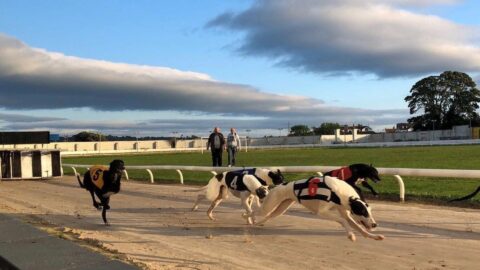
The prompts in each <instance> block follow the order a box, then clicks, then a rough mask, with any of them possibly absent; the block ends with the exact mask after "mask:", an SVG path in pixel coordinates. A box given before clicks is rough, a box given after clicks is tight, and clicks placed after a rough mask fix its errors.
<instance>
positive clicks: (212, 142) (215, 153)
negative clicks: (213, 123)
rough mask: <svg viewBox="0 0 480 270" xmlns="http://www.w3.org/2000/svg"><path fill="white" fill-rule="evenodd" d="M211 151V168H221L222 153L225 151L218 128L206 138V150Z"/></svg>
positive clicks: (223, 141) (222, 138)
mask: <svg viewBox="0 0 480 270" xmlns="http://www.w3.org/2000/svg"><path fill="white" fill-rule="evenodd" d="M209 148H210V149H211V150H212V163H213V165H212V166H213V167H221V166H222V153H223V150H225V137H224V136H223V134H222V133H221V132H220V128H218V127H215V128H214V129H213V133H212V134H210V137H208V142H207V150H208V149H209Z"/></svg>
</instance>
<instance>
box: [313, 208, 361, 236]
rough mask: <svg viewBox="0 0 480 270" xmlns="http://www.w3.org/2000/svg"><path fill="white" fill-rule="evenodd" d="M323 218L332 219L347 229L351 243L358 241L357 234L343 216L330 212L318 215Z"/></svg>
mask: <svg viewBox="0 0 480 270" xmlns="http://www.w3.org/2000/svg"><path fill="white" fill-rule="evenodd" d="M317 214H318V215H320V216H321V217H324V218H326V219H330V220H332V221H336V222H338V223H340V225H342V227H343V228H344V229H345V231H346V232H347V237H348V239H350V241H352V242H355V241H356V240H357V237H356V236H355V233H354V232H353V230H352V228H351V227H350V226H349V225H348V222H347V221H346V220H345V219H344V218H342V217H341V216H338V215H335V214H333V213H332V212H331V211H330V210H328V211H324V212H319V213H317Z"/></svg>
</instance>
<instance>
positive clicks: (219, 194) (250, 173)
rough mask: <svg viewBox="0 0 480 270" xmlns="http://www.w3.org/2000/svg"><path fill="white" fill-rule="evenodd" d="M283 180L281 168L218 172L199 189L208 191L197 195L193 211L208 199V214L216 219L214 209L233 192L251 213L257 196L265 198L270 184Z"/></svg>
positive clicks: (249, 220)
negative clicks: (275, 169) (209, 203)
mask: <svg viewBox="0 0 480 270" xmlns="http://www.w3.org/2000/svg"><path fill="white" fill-rule="evenodd" d="M283 180H284V178H283V175H282V173H281V172H280V170H277V171H276V172H274V171H271V170H267V169H263V168H254V169H244V170H239V171H231V172H224V173H222V174H217V175H215V176H214V177H212V178H211V179H210V181H209V182H208V184H207V185H206V186H205V187H203V188H201V189H199V190H197V191H203V190H206V192H205V194H199V195H198V196H197V200H196V201H195V204H194V206H193V208H192V211H195V210H197V209H198V204H199V203H200V202H201V201H202V200H204V199H208V200H209V201H211V202H212V204H211V205H210V208H209V209H208V211H207V216H208V217H209V218H210V219H211V220H215V218H214V217H213V210H214V209H215V208H216V207H217V206H218V205H219V204H220V203H221V202H222V200H224V199H227V198H228V194H229V193H231V194H233V195H234V196H235V197H238V198H240V199H241V202H242V206H243V207H244V208H245V210H246V211H247V215H250V214H251V213H252V203H253V199H254V198H255V196H256V197H258V198H260V199H263V198H264V197H265V196H266V195H267V194H268V186H272V185H279V184H282V183H283ZM247 221H248V223H249V224H251V223H252V221H251V219H248V220H247Z"/></svg>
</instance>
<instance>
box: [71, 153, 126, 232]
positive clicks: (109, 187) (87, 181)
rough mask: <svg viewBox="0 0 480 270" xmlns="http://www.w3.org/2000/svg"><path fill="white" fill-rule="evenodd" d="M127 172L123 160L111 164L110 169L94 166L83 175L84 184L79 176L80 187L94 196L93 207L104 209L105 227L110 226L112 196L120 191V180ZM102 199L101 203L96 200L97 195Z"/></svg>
mask: <svg viewBox="0 0 480 270" xmlns="http://www.w3.org/2000/svg"><path fill="white" fill-rule="evenodd" d="M124 170H125V164H124V162H123V161H122V160H114V161H112V162H111V163H110V168H108V167H106V166H93V167H92V168H90V169H89V170H88V171H87V172H85V174H84V175H83V182H82V181H80V175H79V174H77V180H78V183H79V184H80V187H82V188H84V189H86V190H88V191H89V192H90V194H91V195H92V201H93V206H94V207H95V208H97V209H98V210H100V209H102V218H103V222H105V225H107V226H108V225H110V224H109V223H108V221H107V210H108V209H110V205H109V202H110V196H111V195H113V194H116V193H118V192H119V191H120V180H121V178H122V173H123V171H124ZM94 193H95V194H96V195H97V197H98V198H99V199H100V203H99V202H97V201H96V200H95V195H94Z"/></svg>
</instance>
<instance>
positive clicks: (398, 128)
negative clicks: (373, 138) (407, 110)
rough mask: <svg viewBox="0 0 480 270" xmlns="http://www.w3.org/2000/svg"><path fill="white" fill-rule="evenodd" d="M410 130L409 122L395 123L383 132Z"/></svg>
mask: <svg viewBox="0 0 480 270" xmlns="http://www.w3.org/2000/svg"><path fill="white" fill-rule="evenodd" d="M408 131H412V128H411V127H410V124H409V123H397V124H396V125H395V126H394V127H392V128H386V129H385V133H397V132H408Z"/></svg>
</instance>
